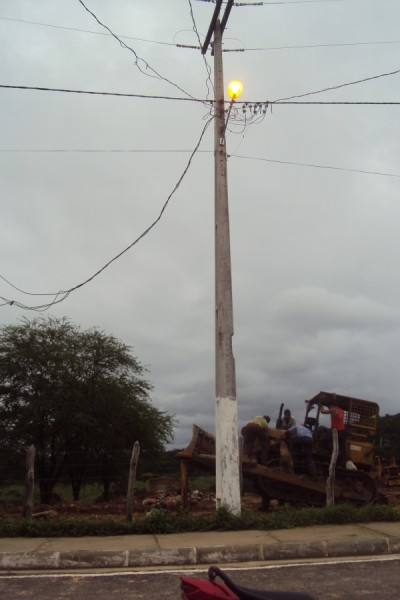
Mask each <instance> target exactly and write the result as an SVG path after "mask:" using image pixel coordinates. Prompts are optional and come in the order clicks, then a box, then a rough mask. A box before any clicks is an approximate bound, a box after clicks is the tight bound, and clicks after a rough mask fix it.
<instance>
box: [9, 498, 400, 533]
mask: <svg viewBox="0 0 400 600" xmlns="http://www.w3.org/2000/svg"><path fill="white" fill-rule="evenodd" d="M373 521H400V510H399V507H396V506H394V505H392V504H388V505H378V504H374V505H367V506H363V507H356V506H353V505H351V504H340V505H337V506H332V507H330V508H303V509H294V508H280V509H277V510H276V511H274V512H271V513H259V512H253V511H250V510H243V511H242V513H241V515H239V516H236V515H233V514H232V513H231V512H230V511H229V510H227V509H226V508H220V509H218V510H217V511H216V512H215V513H213V514H212V515H205V516H198V515H191V514H190V513H187V512H180V513H174V514H171V513H167V512H166V511H164V510H162V509H154V510H151V511H150V512H149V513H148V514H147V515H146V516H144V517H142V518H140V519H137V520H136V521H134V522H132V523H129V522H128V521H117V520H113V519H104V520H93V519H87V518H76V519H65V520H59V519H48V520H35V519H21V518H10V517H8V518H3V519H0V536H1V537H81V536H108V535H132V534H164V533H185V532H195V531H240V530H251V529H259V530H266V531H268V530H276V529H291V528H293V527H308V526H314V525H343V524H351V523H368V522H373Z"/></svg>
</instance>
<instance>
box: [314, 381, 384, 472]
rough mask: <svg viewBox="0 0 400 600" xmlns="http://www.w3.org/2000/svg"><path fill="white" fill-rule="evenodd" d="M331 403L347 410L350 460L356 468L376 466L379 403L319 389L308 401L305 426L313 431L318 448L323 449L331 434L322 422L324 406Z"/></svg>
mask: <svg viewBox="0 0 400 600" xmlns="http://www.w3.org/2000/svg"><path fill="white" fill-rule="evenodd" d="M329 404H336V406H338V407H339V408H341V409H342V410H343V413H344V423H345V431H346V445H347V459H348V460H351V461H352V462H353V463H354V464H355V465H356V466H357V468H361V469H363V470H371V469H373V468H374V466H375V452H374V451H375V438H376V431H377V425H378V416H379V405H378V404H377V403H376V402H370V401H369V400H362V399H360V398H352V397H350V396H342V395H340V394H333V393H329V392H320V393H319V394H317V395H316V396H314V398H311V400H308V401H307V408H306V415H305V420H304V425H305V426H306V427H309V429H311V431H312V432H313V437H314V441H315V443H316V446H317V448H318V450H320V449H322V448H321V446H323V445H324V442H326V439H327V437H328V436H327V428H326V427H322V426H321V425H320V414H321V408H322V407H323V406H327V405H329ZM329 433H330V432H329Z"/></svg>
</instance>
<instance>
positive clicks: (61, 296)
mask: <svg viewBox="0 0 400 600" xmlns="http://www.w3.org/2000/svg"><path fill="white" fill-rule="evenodd" d="M213 119H214V117H211V118H209V119H208V121H207V122H206V123H205V125H204V127H203V129H202V132H201V134H200V137H199V140H198V142H197V144H196V146H195V148H194V150H192V152H191V154H190V157H189V160H188V162H187V164H186V167H185V169H184V170H183V173H182V174H181V176H180V177H179V179H178V181H177V183H176V184H175V187H174V189H173V190H172V192H171V193H170V194H169V196H168V198H167V199H166V201H165V202H164V204H163V206H162V208H161V211H160V213H159V215H158V217H157V218H156V219H155V220H154V221H153V222H152V223H151V225H149V226H148V227H147V229H145V230H144V231H143V233H141V234H140V235H139V237H137V238H136V239H135V240H134V241H133V242H132V243H131V244H129V246H127V247H126V248H124V249H123V250H121V252H119V253H118V254H117V255H116V256H114V257H113V258H111V259H110V260H109V261H108V262H107V263H106V264H105V265H103V266H102V267H101V268H100V269H98V271H96V272H95V273H94V274H93V275H91V276H90V277H88V278H87V279H85V280H84V281H82V282H81V283H79V284H77V285H75V286H74V287H71V288H69V289H68V290H59V291H58V292H49V293H34V292H26V291H24V290H22V289H21V288H19V287H17V286H16V285H14V284H13V283H11V282H10V281H9V280H8V279H6V278H5V277H4V276H3V275H0V278H1V279H3V280H4V281H5V282H6V283H8V285H10V286H11V287H12V288H14V289H15V290H17V291H19V292H21V293H22V294H25V295H28V296H53V300H52V301H51V302H48V303H45V304H38V305H33V306H28V305H26V304H23V303H22V302H19V301H17V300H10V299H8V298H5V297H4V296H0V300H1V301H2V302H3V303H2V304H0V306H6V305H9V306H17V307H18V308H22V309H24V310H32V311H36V312H44V311H46V310H48V309H49V308H51V307H52V306H54V305H55V304H59V303H60V302H63V301H64V300H66V299H67V298H68V296H69V295H70V294H71V293H72V292H74V291H75V290H77V289H79V288H81V287H83V286H84V285H86V284H87V283H89V282H90V281H93V279H95V277H98V275H100V273H102V272H103V271H104V270H105V269H107V267H109V266H110V265H111V264H112V263H113V262H115V261H116V260H118V259H119V258H120V257H121V256H122V255H123V254H125V253H126V252H128V250H130V249H131V248H133V246H135V245H136V244H137V243H138V242H140V240H142V239H143V238H144V237H145V236H146V235H147V234H148V233H149V232H150V231H151V230H152V229H153V228H154V227H155V226H156V225H157V223H158V222H159V221H160V219H161V217H162V216H163V214H164V211H165V209H166V208H167V206H168V204H169V201H170V200H171V198H172V196H173V195H174V194H175V192H176V191H177V189H178V188H179V186H180V185H181V183H182V181H183V179H184V177H185V175H186V173H187V172H188V170H189V168H190V165H191V164H192V160H193V157H194V155H195V154H196V152H197V151H198V149H199V147H200V144H201V142H202V140H203V137H204V135H205V133H206V131H207V129H208V126H209V125H210V123H211V122H212V121H213Z"/></svg>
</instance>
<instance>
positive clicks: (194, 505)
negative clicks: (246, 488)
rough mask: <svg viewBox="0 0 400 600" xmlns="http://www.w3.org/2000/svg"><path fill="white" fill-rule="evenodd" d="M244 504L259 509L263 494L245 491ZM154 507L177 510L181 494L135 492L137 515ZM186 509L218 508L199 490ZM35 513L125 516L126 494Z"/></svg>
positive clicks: (39, 507) (5, 512)
mask: <svg viewBox="0 0 400 600" xmlns="http://www.w3.org/2000/svg"><path fill="white" fill-rule="evenodd" d="M242 506H243V507H245V508H248V509H250V510H257V509H258V507H259V506H260V496H258V495H255V494H245V495H244V496H243V498H242ZM153 508H162V509H164V510H166V511H168V512H171V513H176V512H178V511H180V510H181V509H182V500H181V497H180V496H179V495H177V496H169V495H167V494H157V495H156V496H153V497H149V496H136V497H135V498H134V506H133V514H134V516H135V517H136V518H138V517H140V516H144V515H145V514H146V513H148V512H150V510H152V509H153ZM187 510H188V511H189V512H190V513H191V514H193V515H207V514H210V515H211V514H212V513H213V512H214V511H215V496H214V495H212V494H209V493H203V492H199V491H195V492H192V493H191V494H190V495H189V498H188V506H187ZM20 515H21V507H19V506H14V507H8V508H3V509H0V516H2V517H4V516H13V517H17V516H20ZM33 516H34V518H37V519H49V518H51V519H69V518H74V517H85V518H90V519H94V520H100V519H109V518H112V519H125V517H126V498H125V497H123V496H121V497H118V498H114V499H113V500H111V501H109V502H96V503H84V502H65V501H63V500H62V499H59V500H57V501H55V502H53V503H52V504H50V505H47V504H36V505H35V506H34V507H33Z"/></svg>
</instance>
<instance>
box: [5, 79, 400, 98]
mask: <svg viewBox="0 0 400 600" xmlns="http://www.w3.org/2000/svg"><path fill="white" fill-rule="evenodd" d="M395 72H396V73H397V71H395ZM371 79H374V78H373V77H372V78H371ZM362 81H366V80H364V79H363V80H362ZM343 85H351V84H350V83H345V84H343ZM339 87H342V86H335V87H332V88H326V90H319V91H317V92H309V94H318V93H320V92H323V91H327V90H328V89H337V88H339ZM1 88H3V89H10V90H23V91H34V92H62V93H66V94H89V95H91V96H116V97H122V98H145V99H148V100H173V101H178V102H179V101H180V102H198V103H200V104H214V100H207V99H206V98H179V97H173V96H147V95H146V94H129V93H122V92H96V91H94V90H71V89H65V88H50V87H38V86H29V85H6V84H2V83H0V89H1ZM307 95H308V94H301V95H300V96H292V98H301V97H302V96H307ZM226 104H229V102H228V100H227V101H226ZM235 104H236V105H237V106H239V105H241V106H244V105H248V106H250V105H255V104H256V105H264V104H266V105H273V104H279V105H281V104H326V105H347V104H350V105H351V104H353V105H363V104H365V105H372V106H374V105H375V106H385V105H388V106H390V105H392V106H397V105H399V104H400V101H399V102H398V101H384V100H377V101H363V100H354V101H340V100H338V101H336V102H335V101H328V102H323V101H306V102H299V101H293V102H292V101H289V100H285V99H281V100H252V101H246V102H244V101H243V102H242V101H240V100H236V102H235Z"/></svg>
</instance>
